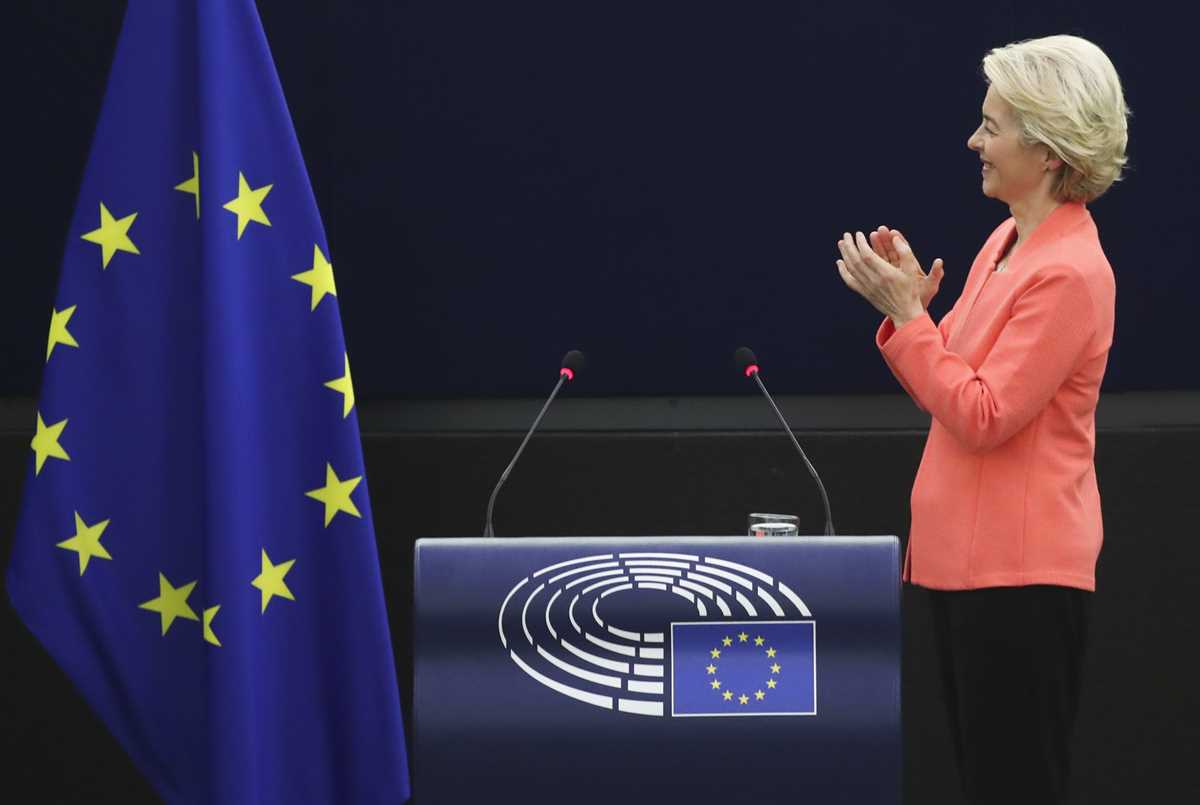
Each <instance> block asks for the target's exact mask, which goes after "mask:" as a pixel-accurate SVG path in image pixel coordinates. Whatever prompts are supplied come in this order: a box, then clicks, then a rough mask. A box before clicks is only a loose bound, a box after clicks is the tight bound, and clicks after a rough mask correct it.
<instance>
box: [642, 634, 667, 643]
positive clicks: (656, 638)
mask: <svg viewBox="0 0 1200 805" xmlns="http://www.w3.org/2000/svg"><path fill="white" fill-rule="evenodd" d="M662 641H663V633H662V632H647V633H646V642H647V643H661V642H662Z"/></svg>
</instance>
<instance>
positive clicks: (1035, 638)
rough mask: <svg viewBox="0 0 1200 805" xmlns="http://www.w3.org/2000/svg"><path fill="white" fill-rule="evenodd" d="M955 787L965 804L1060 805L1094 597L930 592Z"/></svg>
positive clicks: (1059, 592) (1015, 590)
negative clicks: (955, 768)
mask: <svg viewBox="0 0 1200 805" xmlns="http://www.w3.org/2000/svg"><path fill="white" fill-rule="evenodd" d="M929 597H930V601H931V602H932V609H933V624H934V633H935V639H936V642H937V646H938V654H939V658H940V660H941V671H942V688H943V695H944V697H945V700H946V705H947V710H948V714H949V716H950V731H951V735H952V737H953V740H954V748H955V755H956V760H957V762H958V771H959V778H960V779H961V781H962V785H963V791H964V793H965V794H966V799H967V802H968V803H970V805H992V803H1004V805H1061V803H1064V802H1066V800H1067V783H1068V780H1069V776H1070V743H1071V733H1072V729H1073V727H1074V726H1075V716H1076V714H1077V713H1078V710H1079V690H1080V678H1081V670H1082V666H1083V656H1084V652H1085V650H1086V647H1087V629H1088V613H1089V610H1090V607H1091V593H1089V592H1086V591H1084V590H1076V589H1072V588H1069V587H1052V586H1028V587H991V588H986V589H980V590H963V591H942V590H930V591H929Z"/></svg>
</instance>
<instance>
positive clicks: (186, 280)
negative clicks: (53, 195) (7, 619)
mask: <svg viewBox="0 0 1200 805" xmlns="http://www.w3.org/2000/svg"><path fill="white" fill-rule="evenodd" d="M334 260H335V258H334V255H333V253H332V252H331V251H330V247H329V244H328V243H327V242H326V240H325V234H324V231H323V228H322V225H321V220H320V217H319V215H318V212H317V206H316V202H315V200H314V198H313V194H312V189H311V187H310V185H309V181H308V176H307V173H306V171H305V167H304V162H303V160H302V158H301V155H300V148H299V145H298V143H297V141H296V136H295V132H294V130H293V128H292V123H291V118H290V116H289V113H288V110H287V107H286V104H285V102H284V98H283V93H282V90H281V88H280V85H279V79H278V77H277V76H276V73H275V69H274V65H273V62H272V59H271V54H270V51H269V49H268V47H267V42H266V39H265V37H264V34H263V30H262V26H261V23H260V22H259V19H258V15H257V12H256V10H255V8H254V4H253V2H251V0H221V1H220V2H218V1H217V0H212V1H211V2H207V1H204V2H201V1H199V0H197V1H196V2H183V0H180V2H159V1H158V0H133V2H131V3H130V4H129V8H128V11H127V14H126V18H125V22H124V28H123V30H122V32H121V38H120V41H119V44H118V47H117V51H116V56H115V60H114V63H113V67H112V71H111V74H110V77H109V82H108V88H107V93H106V95H105V99H104V105H103V110H102V113H101V116H100V120H99V123H98V126H97V130H96V134H95V138H94V140H93V144H92V150H91V154H90V157H89V160H88V164H87V170H86V174H85V176H84V179H83V183H82V186H81V188H80V192H79V198H78V201H77V206H76V210H75V214H74V217H73V219H72V221H71V227H70V232H69V235H68V238H67V246H66V250H65V255H64V258H63V265H62V276H61V280H60V283H59V288H58V294H57V298H56V301H55V303H54V309H53V312H52V316H51V323H50V334H49V338H48V340H47V345H46V354H45V358H46V365H45V370H44V380H43V384H42V390H41V395H40V399H39V402H38V406H37V422H36V435H35V436H34V438H33V441H32V444H31V447H32V450H31V452H30V455H29V473H28V476H27V480H26V483H25V487H24V496H23V500H22V505H21V513H20V517H19V521H18V526H17V534H16V539H15V545H14V550H13V554H12V561H11V565H10V567H9V569H8V589H9V593H10V596H11V598H12V601H13V604H14V606H15V607H16V609H17V611H18V613H19V614H20V616H21V618H22V619H23V620H24V622H25V623H26V624H27V625H28V626H29V628H30V629H31V630H32V631H33V633H34V634H35V635H36V636H37V637H38V638H39V639H40V640H41V642H42V643H43V644H44V645H45V647H46V648H47V649H48V650H49V652H50V653H51V654H52V655H53V657H54V658H55V660H56V661H57V662H58V663H59V665H61V666H62V667H63V668H64V669H65V670H66V672H67V673H68V674H69V675H70V677H71V678H72V680H73V681H74V683H75V684H76V685H77V686H78V687H79V689H80V690H81V691H82V692H83V694H84V696H85V697H86V698H87V700H88V701H89V702H90V703H91V705H92V706H93V707H94V708H95V709H96V711H97V712H98V713H99V714H100V716H101V718H102V719H103V720H104V722H105V723H106V724H107V726H108V728H109V729H110V730H111V731H112V732H113V734H114V735H115V736H116V737H117V738H118V739H119V740H120V742H121V744H122V745H123V746H124V747H125V749H126V750H127V751H128V753H129V754H130V755H131V756H132V757H133V759H134V761H135V762H136V764H137V765H138V767H139V768H140V769H141V770H142V772H143V773H144V774H145V775H146V776H147V777H148V778H149V780H150V781H151V782H152V784H153V785H154V786H155V787H156V789H157V790H158V791H159V793H160V794H161V795H162V796H163V797H164V798H166V799H167V800H168V801H171V802H187V803H193V802H194V803H210V802H211V803H296V802H339V803H342V802H345V803H385V802H386V803H399V802H403V801H404V800H405V799H406V798H407V797H408V789H409V782H408V771H407V766H406V759H405V747H404V737H403V730H402V723H401V714H400V703H399V691H398V687H397V684H396V676H395V666H394V660H393V654H392V649H391V644H390V638H389V634H388V624H387V615H386V610H385V607H384V598H383V592H382V585H381V578H380V572H379V561H378V555H377V550H376V543H375V535H374V529H373V526H372V521H371V508H370V503H369V500H368V495H367V484H366V480H365V472H364V468H363V459H362V451H361V444H360V441H359V431H358V421H357V416H356V413H355V408H354V391H353V386H352V384H351V376H350V361H349V358H348V356H347V354H346V349H345V344H344V340H343V336H342V329H341V321H340V315H339V312H338V301H337V290H336V287H335V285H334V274H333V263H334Z"/></svg>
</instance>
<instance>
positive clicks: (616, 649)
mask: <svg viewBox="0 0 1200 805" xmlns="http://www.w3.org/2000/svg"><path fill="white" fill-rule="evenodd" d="M583 639H584V640H586V641H588V642H589V643H594V644H596V645H597V646H599V647H600V648H602V649H605V650H606V651H611V652H612V653H613V654H621V655H624V656H626V657H636V656H637V649H636V648H634V647H633V646H622V645H619V644H617V643H610V642H608V641H607V640H601V639H600V638H598V637H596V636H595V635H593V634H592V633H590V632H589V633H587V634H585V635H584V636H583ZM659 659H661V657H660V658H659Z"/></svg>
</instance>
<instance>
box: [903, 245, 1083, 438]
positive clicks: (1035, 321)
mask: <svg viewBox="0 0 1200 805" xmlns="http://www.w3.org/2000/svg"><path fill="white" fill-rule="evenodd" d="M1095 330H1096V312H1095V305H1094V303H1093V301H1092V296H1091V293H1090V292H1089V289H1088V286H1087V283H1086V281H1085V280H1084V278H1083V277H1082V275H1080V273H1079V272H1078V271H1077V270H1076V269H1074V268H1072V267H1070V266H1062V265H1059V266H1052V267H1048V269H1047V270H1046V271H1045V272H1044V273H1043V275H1042V276H1040V277H1039V278H1037V279H1036V280H1035V281H1034V282H1033V283H1032V284H1031V285H1030V286H1029V288H1027V289H1026V290H1025V291H1024V292H1023V293H1022V294H1021V295H1020V297H1018V298H1017V300H1016V302H1015V303H1014V304H1013V307H1012V312H1011V314H1010V317H1009V320H1008V322H1007V323H1006V324H1005V325H1004V328H1003V330H1001V332H1000V334H999V336H998V337H997V339H996V342H995V344H994V345H993V346H992V349H991V351H990V352H988V354H987V357H986V358H984V360H983V362H982V363H981V364H980V366H979V369H978V371H976V370H974V369H972V368H971V366H970V364H968V363H967V362H966V361H965V360H964V359H963V358H962V357H961V356H960V355H957V354H955V353H953V352H950V351H949V350H947V349H946V345H945V341H944V337H943V335H942V333H941V332H939V331H938V329H937V328H935V327H934V326H933V322H932V321H931V320H930V319H929V317H928V316H922V317H920V318H917V319H913V320H912V321H910V322H908V323H907V324H905V325H904V326H903V327H901V328H900V329H899V330H897V331H895V333H893V334H892V336H891V338H889V339H888V340H887V341H886V343H884V344H882V345H881V346H880V349H881V350H882V351H883V354H884V355H885V357H886V358H887V361H888V365H889V366H891V367H892V371H893V372H895V373H896V377H898V378H900V381H901V382H902V383H903V384H904V386H905V387H906V388H907V389H909V390H910V391H909V393H910V394H912V395H913V399H915V400H916V401H917V404H918V405H920V406H921V407H922V408H924V409H925V410H926V411H928V412H929V413H930V414H932V415H933V417H934V418H935V419H937V421H938V422H940V423H941V424H942V425H943V426H944V427H945V428H946V429H947V430H949V431H950V432H951V433H952V434H953V435H954V436H955V438H956V439H958V441H959V442H960V443H961V444H963V445H964V446H965V447H966V448H967V449H968V450H971V451H974V452H982V451H985V450H990V449H992V448H994V447H996V446H998V445H1001V444H1003V443H1004V442H1005V441H1007V440H1008V439H1009V438H1011V437H1012V436H1013V435H1014V434H1016V433H1017V432H1018V431H1019V430H1020V429H1021V428H1023V427H1025V425H1027V424H1029V422H1031V421H1032V420H1033V418H1034V417H1035V416H1036V415H1037V414H1038V412H1040V411H1041V410H1042V409H1043V408H1044V407H1045V406H1046V404H1047V403H1048V402H1049V401H1050V398H1051V397H1053V396H1054V393H1055V392H1056V391H1057V390H1058V388H1059V387H1060V386H1061V385H1062V384H1063V383H1064V382H1065V381H1066V379H1067V378H1068V377H1069V376H1070V374H1071V372H1072V371H1074V369H1075V368H1076V367H1077V366H1078V365H1079V362H1080V359H1081V358H1082V357H1084V351H1085V350H1086V349H1087V346H1088V344H1089V342H1090V341H1091V339H1092V337H1093V335H1094V333H1095Z"/></svg>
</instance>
